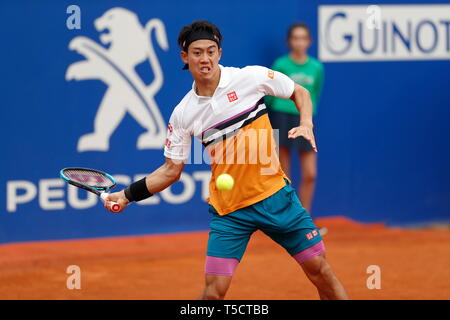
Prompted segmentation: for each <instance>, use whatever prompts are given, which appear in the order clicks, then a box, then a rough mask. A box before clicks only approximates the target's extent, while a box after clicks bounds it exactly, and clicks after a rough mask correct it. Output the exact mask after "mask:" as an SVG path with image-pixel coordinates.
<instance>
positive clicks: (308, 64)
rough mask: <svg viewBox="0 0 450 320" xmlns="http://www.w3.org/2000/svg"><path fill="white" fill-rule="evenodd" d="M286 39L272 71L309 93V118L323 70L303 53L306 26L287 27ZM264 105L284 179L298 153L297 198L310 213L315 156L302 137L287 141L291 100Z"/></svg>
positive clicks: (295, 116) (293, 119) (294, 116)
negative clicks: (275, 136) (276, 141)
mask: <svg viewBox="0 0 450 320" xmlns="http://www.w3.org/2000/svg"><path fill="white" fill-rule="evenodd" d="M286 40H287V44H288V46H289V49H290V52H289V54H287V55H284V56H281V57H280V58H278V59H277V60H275V62H274V64H273V66H272V69H273V70H275V71H279V72H281V73H284V74H286V75H287V76H288V77H290V78H291V79H292V80H294V82H295V83H297V84H299V85H301V86H303V87H304V88H306V89H307V90H308V91H309V93H310V96H311V100H312V104H313V116H316V115H317V102H318V100H319V97H320V94H321V91H322V83H323V77H324V71H323V65H322V63H321V62H320V61H318V60H317V59H314V58H313V57H311V56H309V55H308V53H307V51H308V48H309V47H310V45H311V40H312V39H311V32H310V30H309V28H308V26H307V25H306V24H304V23H301V22H297V23H294V24H292V25H291V26H290V27H289V29H288V33H287V39H286ZM266 105H267V106H268V107H269V117H270V121H271V123H272V127H273V128H274V129H279V150H280V162H281V166H282V168H283V171H284V172H285V173H286V174H287V175H288V176H290V174H291V161H290V155H291V151H295V152H298V153H299V158H300V166H301V173H302V179H301V183H300V188H299V191H298V192H299V198H300V201H301V202H302V204H303V207H304V208H305V209H306V210H307V211H308V212H309V213H311V204H312V200H313V196H314V189H315V185H316V176H317V154H316V152H314V150H313V149H312V147H311V145H310V144H309V143H308V141H307V140H305V139H304V138H302V137H300V138H298V139H289V138H288V134H287V133H288V131H289V130H290V129H291V128H293V127H296V126H298V122H299V112H298V110H297V108H296V107H295V104H294V103H293V102H292V101H290V100H286V99H280V98H276V97H273V96H267V97H266ZM320 231H321V233H322V234H325V233H326V232H327V230H326V228H321V230H320Z"/></svg>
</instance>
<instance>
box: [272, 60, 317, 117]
mask: <svg viewBox="0 0 450 320" xmlns="http://www.w3.org/2000/svg"><path fill="white" fill-rule="evenodd" d="M272 69H273V70H275V71H279V72H281V73H284V74H285V75H287V76H288V77H290V78H291V79H292V80H294V82H295V83H297V84H299V85H301V86H302V87H304V88H306V89H307V90H308V91H309V93H310V96H311V101H312V105H313V115H316V113H317V101H318V100H319V97H320V93H321V91H322V83H323V64H322V63H321V62H320V61H319V60H317V59H314V58H312V57H310V56H308V57H307V60H306V62H305V63H304V64H299V63H297V62H295V61H294V60H292V58H291V57H290V56H289V55H285V56H282V57H280V58H278V59H277V60H275V62H274V63H273V66H272ZM265 103H266V105H267V106H268V107H269V108H270V109H271V110H273V111H277V112H285V113H290V114H295V115H298V114H299V112H298V110H297V108H296V107H295V104H294V102H293V101H292V100H289V99H281V98H276V97H273V96H266V99H265Z"/></svg>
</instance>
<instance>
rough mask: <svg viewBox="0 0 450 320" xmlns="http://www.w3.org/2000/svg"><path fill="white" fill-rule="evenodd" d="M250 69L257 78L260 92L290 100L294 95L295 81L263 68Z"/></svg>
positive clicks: (253, 67)
mask: <svg viewBox="0 0 450 320" xmlns="http://www.w3.org/2000/svg"><path fill="white" fill-rule="evenodd" d="M248 68H249V71H250V72H251V74H253V76H254V77H255V80H256V83H257V86H258V90H260V91H261V92H262V93H263V94H264V95H270V96H275V97H279V98H285V99H289V98H290V97H291V96H292V93H294V86H295V84H294V81H293V80H292V79H291V78H289V77H288V76H287V75H285V74H283V73H281V72H278V71H275V70H272V69H269V68H266V67H262V66H251V67H248Z"/></svg>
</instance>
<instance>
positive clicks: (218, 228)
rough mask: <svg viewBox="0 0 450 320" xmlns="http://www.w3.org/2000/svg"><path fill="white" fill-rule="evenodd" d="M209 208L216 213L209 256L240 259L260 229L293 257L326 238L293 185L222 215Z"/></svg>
mask: <svg viewBox="0 0 450 320" xmlns="http://www.w3.org/2000/svg"><path fill="white" fill-rule="evenodd" d="M209 211H210V212H211V213H212V214H213V215H212V219H211V223H210V228H211V230H210V233H209V240H208V250H207V255H208V256H211V257H220V258H235V259H237V260H239V261H240V260H241V258H242V256H243V255H244V252H245V250H246V248H247V244H248V241H249V240H250V236H251V235H252V234H253V232H255V231H256V230H261V231H263V232H264V233H265V234H267V235H268V236H269V237H270V238H272V239H273V240H274V241H275V242H277V243H278V244H279V245H281V246H282V247H283V248H284V249H286V251H287V252H288V253H289V254H290V255H292V256H294V255H296V254H298V253H300V252H302V251H304V250H306V249H308V248H310V247H312V246H314V245H315V244H317V243H319V242H320V241H321V240H322V238H321V236H320V234H319V230H318V229H317V228H316V226H315V225H314V223H313V221H312V219H311V216H310V215H309V214H308V212H307V211H306V210H305V208H303V206H302V205H301V203H300V200H299V199H298V197H297V193H296V192H295V189H294V188H292V187H291V185H290V184H287V185H286V186H285V187H284V188H282V189H281V190H279V191H278V192H276V193H275V194H273V195H272V196H270V197H268V198H266V199H264V200H262V201H260V202H257V203H255V204H253V205H251V206H248V207H245V208H242V209H239V210H236V211H234V212H231V213H229V214H227V215H224V216H220V215H219V214H218V213H217V211H216V210H215V209H214V207H212V206H211V205H210V206H209Z"/></svg>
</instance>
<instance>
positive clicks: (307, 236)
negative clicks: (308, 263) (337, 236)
mask: <svg viewBox="0 0 450 320" xmlns="http://www.w3.org/2000/svg"><path fill="white" fill-rule="evenodd" d="M318 235H319V233H318V232H317V230H313V231H311V232H308V233H307V234H306V239H308V240H311V239H312V238H314V237H317V236H318Z"/></svg>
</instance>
